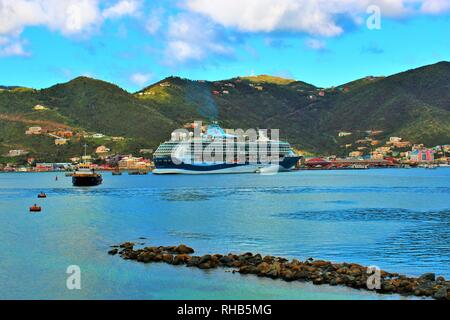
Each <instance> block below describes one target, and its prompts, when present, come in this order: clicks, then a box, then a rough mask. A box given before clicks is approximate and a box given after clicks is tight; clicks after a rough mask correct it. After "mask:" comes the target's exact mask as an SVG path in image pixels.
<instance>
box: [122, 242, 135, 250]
mask: <svg viewBox="0 0 450 320" xmlns="http://www.w3.org/2000/svg"><path fill="white" fill-rule="evenodd" d="M134 245H135V243H133V242H125V243H122V244H121V245H120V248H123V249H133V247H134Z"/></svg>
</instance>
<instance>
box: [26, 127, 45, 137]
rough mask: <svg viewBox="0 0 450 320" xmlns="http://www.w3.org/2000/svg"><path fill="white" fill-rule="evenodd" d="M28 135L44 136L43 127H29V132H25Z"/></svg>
mask: <svg viewBox="0 0 450 320" xmlns="http://www.w3.org/2000/svg"><path fill="white" fill-rule="evenodd" d="M25 134H26V135H29V136H30V135H40V134H42V128H41V127H29V128H28V130H27V131H25Z"/></svg>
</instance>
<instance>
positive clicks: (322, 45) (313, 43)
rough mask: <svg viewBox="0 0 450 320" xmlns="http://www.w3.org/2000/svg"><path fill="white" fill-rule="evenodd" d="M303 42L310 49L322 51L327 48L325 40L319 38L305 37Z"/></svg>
mask: <svg viewBox="0 0 450 320" xmlns="http://www.w3.org/2000/svg"><path fill="white" fill-rule="evenodd" d="M305 44H306V46H307V47H308V48H310V49H312V50H318V51H322V50H325V49H326V48H327V44H326V42H325V41H323V40H319V39H312V38H310V39H307V40H306V41H305Z"/></svg>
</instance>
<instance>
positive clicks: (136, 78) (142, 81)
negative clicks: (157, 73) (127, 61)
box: [130, 72, 153, 87]
mask: <svg viewBox="0 0 450 320" xmlns="http://www.w3.org/2000/svg"><path fill="white" fill-rule="evenodd" d="M152 77H153V75H152V74H151V73H140V72H136V73H133V74H132V75H131V76H130V81H131V82H132V83H133V84H135V85H138V86H141V87H142V86H145V85H146V84H148V82H149V81H150V79H151V78H152Z"/></svg>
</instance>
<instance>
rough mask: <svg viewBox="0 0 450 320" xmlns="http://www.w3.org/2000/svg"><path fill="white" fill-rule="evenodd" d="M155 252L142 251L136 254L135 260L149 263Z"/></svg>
mask: <svg viewBox="0 0 450 320" xmlns="http://www.w3.org/2000/svg"><path fill="white" fill-rule="evenodd" d="M155 256H156V254H154V253H152V252H146V251H144V252H143V253H141V254H140V255H138V256H137V261H139V262H143V263H149V262H152V261H153V260H154V259H155Z"/></svg>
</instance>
